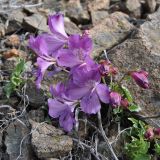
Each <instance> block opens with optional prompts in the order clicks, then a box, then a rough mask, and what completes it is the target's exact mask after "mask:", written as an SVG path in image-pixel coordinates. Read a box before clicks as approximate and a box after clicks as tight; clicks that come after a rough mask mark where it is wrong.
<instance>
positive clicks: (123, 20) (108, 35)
mask: <svg viewBox="0 0 160 160" xmlns="http://www.w3.org/2000/svg"><path fill="white" fill-rule="evenodd" d="M127 18H128V16H127V15H126V14H124V13H121V12H115V13H113V14H111V15H110V16H108V17H107V18H105V19H104V20H103V21H102V22H101V23H99V24H97V25H95V26H94V27H93V28H92V29H90V34H91V37H92V39H93V42H94V50H93V56H98V55H99V54H100V53H101V52H102V51H103V50H104V49H109V48H111V47H113V46H114V45H116V44H118V43H120V42H121V41H122V40H124V39H125V38H126V37H127V36H128V35H129V34H130V33H131V31H132V29H133V25H132V24H131V23H129V21H128V20H127Z"/></svg>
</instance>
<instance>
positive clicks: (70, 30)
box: [64, 18, 81, 35]
mask: <svg viewBox="0 0 160 160" xmlns="http://www.w3.org/2000/svg"><path fill="white" fill-rule="evenodd" d="M64 26H65V31H66V33H67V34H69V35H71V34H81V30H80V29H79V28H78V26H77V25H76V24H75V23H73V22H72V21H70V20H69V19H67V18H65V19H64Z"/></svg>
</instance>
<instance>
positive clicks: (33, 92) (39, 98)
mask: <svg viewBox="0 0 160 160" xmlns="http://www.w3.org/2000/svg"><path fill="white" fill-rule="evenodd" d="M26 95H27V96H28V99H29V103H30V105H31V106H32V108H33V109H37V108H39V107H40V106H42V105H44V104H45V97H44V92H43V90H41V89H38V88H37V87H36V85H35V84H34V83H33V82H29V83H28V85H27V88H26Z"/></svg>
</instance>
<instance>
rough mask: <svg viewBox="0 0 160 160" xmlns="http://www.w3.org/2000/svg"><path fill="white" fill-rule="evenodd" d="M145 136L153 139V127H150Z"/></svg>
mask: <svg viewBox="0 0 160 160" xmlns="http://www.w3.org/2000/svg"><path fill="white" fill-rule="evenodd" d="M144 137H145V138H146V139H148V140H152V139H153V138H154V132H153V128H148V129H147V131H146V132H145V134H144Z"/></svg>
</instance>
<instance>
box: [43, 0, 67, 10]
mask: <svg viewBox="0 0 160 160" xmlns="http://www.w3.org/2000/svg"><path fill="white" fill-rule="evenodd" d="M43 8H44V9H50V10H51V11H52V12H59V11H64V1H57V0H43Z"/></svg>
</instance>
